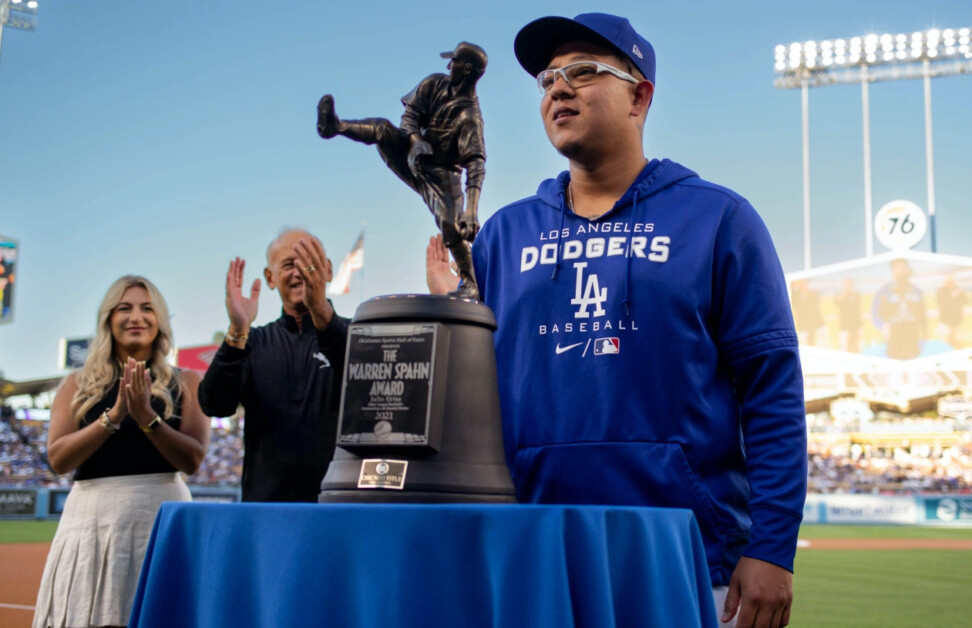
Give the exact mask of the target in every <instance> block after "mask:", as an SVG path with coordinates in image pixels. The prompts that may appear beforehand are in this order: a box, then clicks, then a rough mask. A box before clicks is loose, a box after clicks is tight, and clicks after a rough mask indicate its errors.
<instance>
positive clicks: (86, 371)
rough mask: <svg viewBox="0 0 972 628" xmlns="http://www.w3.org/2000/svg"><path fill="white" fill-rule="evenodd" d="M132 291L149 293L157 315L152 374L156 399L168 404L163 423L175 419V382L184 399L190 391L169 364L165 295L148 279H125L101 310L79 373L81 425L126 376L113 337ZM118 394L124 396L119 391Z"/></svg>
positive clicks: (110, 290) (77, 402) (76, 399)
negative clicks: (115, 318) (114, 318)
mask: <svg viewBox="0 0 972 628" xmlns="http://www.w3.org/2000/svg"><path fill="white" fill-rule="evenodd" d="M132 287H140V288H144V289H145V291H146V292H148V295H149V300H150V301H151V302H152V309H153V310H154V312H155V317H156V319H157V325H158V330H159V331H158V335H157V336H156V337H155V341H154V342H153V343H152V357H151V359H150V370H151V373H152V375H153V378H152V379H153V381H152V396H153V397H157V398H159V399H161V400H162V401H163V403H165V413H164V415H163V417H162V418H163V419H167V418H169V417H170V416H172V413H173V405H174V404H173V400H172V393H171V392H170V391H169V388H170V387H171V385H172V382H173V380H175V381H176V382H177V384H178V394H179V396H182V397H184V396H185V394H186V392H187V389H186V385H185V383H184V382H183V381H182V378H181V377H179V373H178V371H176V370H175V369H173V368H172V366H170V365H169V363H168V362H166V356H168V355H169V351H170V350H171V349H172V326H171V325H170V324H169V308H168V306H167V305H166V304H165V299H163V298H162V293H161V292H159V289H158V288H156V287H155V285H154V284H153V283H152V282H151V281H149V280H148V279H146V278H145V277H139V276H137V275H125V276H124V277H121V278H120V279H118V280H117V281H115V283H113V284H111V287H110V288H108V292H107V293H106V294H105V298H104V299H102V301H101V306H100V307H99V308H98V327H97V329H96V331H95V337H94V340H92V341H91V346H90V348H89V349H88V357H87V359H86V360H85V361H84V366H83V367H82V368H81V370H80V371H79V372H78V376H77V382H78V391H77V392H76V393H75V394H74V399H72V400H71V406H72V407H73V408H74V418H75V421H77V422H78V423H79V424H80V422H81V420H82V419H83V418H84V416H85V414H87V413H88V411H89V410H91V408H92V407H93V406H94V405H95V404H96V403H98V402H99V401H101V400H102V399H103V398H104V396H105V395H106V394H108V391H109V390H111V387H112V386H114V384H115V382H116V381H118V380H119V379H120V378H121V376H122V367H121V366H119V364H118V361H117V360H116V359H115V339H114V337H113V336H112V335H111V314H112V312H114V311H115V308H116V307H118V304H119V303H120V302H121V300H122V296H124V294H125V291H126V290H128V289H129V288H132ZM118 394H122V392H121V391H120V390H119V391H118Z"/></svg>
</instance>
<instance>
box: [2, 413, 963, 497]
mask: <svg viewBox="0 0 972 628" xmlns="http://www.w3.org/2000/svg"><path fill="white" fill-rule="evenodd" d="M0 419H2V420H0V486H7V487H11V486H17V487H50V488H54V487H58V488H66V487H68V486H70V482H71V476H70V475H63V476H58V475H57V474H55V473H54V472H53V471H52V470H51V468H50V466H49V465H48V463H47V425H46V423H43V422H36V421H34V422H32V421H20V420H17V419H16V418H15V417H14V413H13V411H11V410H10V409H9V408H3V410H2V415H0ZM808 425H809V427H810V439H809V443H810V445H809V452H808V453H809V471H810V475H809V492H811V493H871V494H914V493H952V494H956V493H958V494H972V430H970V429H969V428H970V427H972V426H968V425H966V424H965V423H964V422H956V421H952V420H941V419H928V418H924V419H922V418H918V419H914V418H910V419H907V418H898V419H893V420H891V421H875V422H873V423H870V424H869V428H870V429H872V430H874V431H876V432H881V431H882V427H884V428H887V429H889V430H894V431H898V432H903V433H906V434H907V433H920V432H928V431H931V432H934V431H954V432H955V433H956V434H957V438H955V439H953V441H955V442H954V443H952V444H950V445H948V446H944V447H942V446H938V447H934V446H929V445H916V446H904V445H902V446H896V447H872V446H869V445H861V444H859V443H852V442H851V439H850V438H849V437H848V438H847V439H846V440H843V441H841V440H837V441H835V440H834V439H833V438H832V437H833V435H834V434H840V433H850V432H853V431H855V430H859V429H860V426H859V425H857V424H851V423H844V422H840V421H834V420H833V419H832V418H828V417H825V416H823V417H822V416H810V417H808ZM815 434H817V435H819V434H827V435H828V436H830V438H814V436H815ZM242 468H243V439H242V427H241V426H240V425H239V422H232V423H229V424H227V425H225V426H220V427H214V428H213V431H212V435H211V438H210V445H209V451H208V453H207V455H206V458H205V460H204V461H203V464H202V466H201V467H200V469H199V471H197V472H196V473H195V474H194V475H192V476H191V477H189V478H187V483H188V484H190V485H196V486H213V487H226V488H236V487H238V486H239V485H240V475H241V473H242Z"/></svg>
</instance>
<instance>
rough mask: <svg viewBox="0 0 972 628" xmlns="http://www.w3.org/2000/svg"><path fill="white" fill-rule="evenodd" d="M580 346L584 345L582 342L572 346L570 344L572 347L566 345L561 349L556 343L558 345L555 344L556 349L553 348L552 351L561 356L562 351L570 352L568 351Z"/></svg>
mask: <svg viewBox="0 0 972 628" xmlns="http://www.w3.org/2000/svg"><path fill="white" fill-rule="evenodd" d="M582 344H584V343H583V342H576V343H574V344H572V345H567V346H566V347H561V346H560V343H559V342H558V343H557V346H556V347H555V348H554V351H556V352H557V355H560V354H561V353H563V352H564V351H570V350H571V349H573V348H574V347H579V346H581V345H582Z"/></svg>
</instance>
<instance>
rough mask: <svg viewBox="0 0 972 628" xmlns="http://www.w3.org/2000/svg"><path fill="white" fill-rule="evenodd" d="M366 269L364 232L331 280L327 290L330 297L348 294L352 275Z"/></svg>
mask: <svg viewBox="0 0 972 628" xmlns="http://www.w3.org/2000/svg"><path fill="white" fill-rule="evenodd" d="M362 268H364V230H362V231H361V233H360V234H359V235H358V239H357V240H356V241H355V243H354V246H352V247H351V252H350V253H348V254H347V255H346V256H345V258H344V261H343V262H341V266H340V267H339V268H338V271H337V274H336V275H334V279H332V280H331V285H330V286H328V288H327V293H328V294H329V295H332V296H334V295H339V294H347V293H348V292H349V289H350V287H351V273H353V272H354V271H356V270H361V269H362Z"/></svg>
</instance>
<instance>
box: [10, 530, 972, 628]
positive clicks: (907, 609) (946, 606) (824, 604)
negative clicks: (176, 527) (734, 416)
mask: <svg viewBox="0 0 972 628" xmlns="http://www.w3.org/2000/svg"><path fill="white" fill-rule="evenodd" d="M55 528H56V523H55V522H52V521H0V544H8V543H11V544H12V543H49V542H50V540H51V539H52V538H53V536H54V530H55ZM800 538H801V540H802V541H804V542H803V543H802V544H801V548H800V549H799V550H798V551H797V556H796V566H795V571H796V573H795V575H794V577H793V588H794V605H793V611H792V615H791V619H790V626H791V627H794V628H817V627H830V626H834V627H838V628H839V627H844V626H847V627H857V626H867V627H881V628H883V627H885V626H888V627H895V628H898V627H901V628H908V627H915V628H918V627H921V628H924V627H926V626H967V625H970V621H972V620H970V618H972V597H970V596H969V593H968V590H969V588H970V587H972V528H941V527H917V526H836V525H826V526H824V525H806V526H803V529H802V530H801V533H800ZM935 544H941V545H942V548H941V549H927V546H928V545H935ZM865 545H867V546H869V547H874V546H877V547H881V548H882V549H857V548H856V547H863V546H865ZM962 548H964V549H962ZM0 554H2V552H0ZM37 560H40V565H39V566H38V567H37V568H36V569H35V571H36V574H35V576H34V579H36V580H38V581H39V576H40V569H41V568H43V557H40V556H38V558H37ZM0 562H2V561H0ZM4 567H5V566H4V565H2V564H0V573H2V572H4V571H5V569H4ZM34 595H36V593H34ZM26 599H27V600H28V602H22V603H31V602H29V600H30V599H32V598H30V596H27V597H26ZM0 602H4V600H0ZM8 612H9V613H13V614H16V613H18V612H19V613H20V614H21V615H23V618H24V619H26V620H27V621H28V623H27V624H24V625H29V613H26V612H23V611H8ZM17 619H21V618H20V617H19V616H17ZM11 625H13V624H11Z"/></svg>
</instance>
